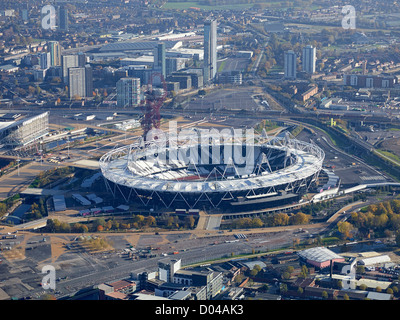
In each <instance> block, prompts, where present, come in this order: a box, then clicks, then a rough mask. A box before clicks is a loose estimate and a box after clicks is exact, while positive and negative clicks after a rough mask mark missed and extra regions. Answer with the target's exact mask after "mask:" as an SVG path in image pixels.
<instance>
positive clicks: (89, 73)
mask: <svg viewBox="0 0 400 320" xmlns="http://www.w3.org/2000/svg"><path fill="white" fill-rule="evenodd" d="M85 93H86V94H85V97H88V98H89V97H93V69H92V67H91V66H90V65H86V66H85Z"/></svg>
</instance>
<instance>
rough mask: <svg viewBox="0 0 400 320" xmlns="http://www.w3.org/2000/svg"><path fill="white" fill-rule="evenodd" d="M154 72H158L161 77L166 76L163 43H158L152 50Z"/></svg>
mask: <svg viewBox="0 0 400 320" xmlns="http://www.w3.org/2000/svg"><path fill="white" fill-rule="evenodd" d="M154 70H155V71H159V72H160V73H161V74H162V76H163V77H164V79H165V77H166V76H167V73H166V58H165V43H159V44H158V45H157V47H156V48H155V49H154Z"/></svg>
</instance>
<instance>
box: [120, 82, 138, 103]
mask: <svg viewBox="0 0 400 320" xmlns="http://www.w3.org/2000/svg"><path fill="white" fill-rule="evenodd" d="M139 104H140V79H139V78H121V79H119V80H118V82H117V106H118V107H120V108H125V107H136V106H138V105H139Z"/></svg>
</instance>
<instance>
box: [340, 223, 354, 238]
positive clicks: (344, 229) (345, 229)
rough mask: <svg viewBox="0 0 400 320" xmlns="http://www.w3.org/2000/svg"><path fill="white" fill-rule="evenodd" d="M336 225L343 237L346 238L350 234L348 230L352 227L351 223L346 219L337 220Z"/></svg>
mask: <svg viewBox="0 0 400 320" xmlns="http://www.w3.org/2000/svg"><path fill="white" fill-rule="evenodd" d="M337 227H338V231H339V232H340V233H341V234H342V237H343V238H344V239H346V238H348V237H349V236H350V232H351V231H352V230H353V229H354V227H353V225H352V224H351V223H350V222H347V221H340V222H338V224H337Z"/></svg>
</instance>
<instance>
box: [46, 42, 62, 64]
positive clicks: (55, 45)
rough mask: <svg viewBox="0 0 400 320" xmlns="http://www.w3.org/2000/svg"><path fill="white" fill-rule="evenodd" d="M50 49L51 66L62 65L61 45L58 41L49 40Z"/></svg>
mask: <svg viewBox="0 0 400 320" xmlns="http://www.w3.org/2000/svg"><path fill="white" fill-rule="evenodd" d="M48 50H49V52H50V60H51V66H52V67H56V66H61V46H60V43H59V42H58V41H49V43H48Z"/></svg>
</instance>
